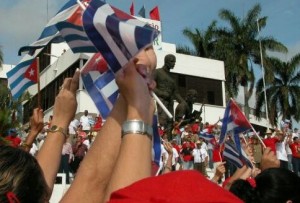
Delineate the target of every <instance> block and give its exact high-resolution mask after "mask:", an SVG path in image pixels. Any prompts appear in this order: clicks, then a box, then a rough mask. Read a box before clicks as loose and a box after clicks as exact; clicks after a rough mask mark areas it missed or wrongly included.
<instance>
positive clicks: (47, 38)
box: [18, 0, 79, 55]
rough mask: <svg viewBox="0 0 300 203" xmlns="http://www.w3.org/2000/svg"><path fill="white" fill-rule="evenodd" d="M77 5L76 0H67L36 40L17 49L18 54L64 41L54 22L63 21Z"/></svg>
mask: <svg viewBox="0 0 300 203" xmlns="http://www.w3.org/2000/svg"><path fill="white" fill-rule="evenodd" d="M78 7H79V5H78V4H77V2H76V0H69V1H68V2H67V3H66V4H65V5H64V6H63V7H62V8H61V9H60V10H59V11H58V12H57V13H56V15H55V16H54V17H53V18H51V19H50V21H49V22H48V23H47V25H46V27H45V28H44V30H43V31H42V34H41V35H40V37H39V38H38V39H37V41H35V42H33V43H32V44H31V45H29V46H24V47H21V48H20V49H19V52H18V54H19V55H21V54H22V52H26V51H29V52H31V53H32V52H33V51H35V50H36V49H38V48H41V47H45V46H47V45H48V44H49V43H50V42H51V43H60V42H62V41H64V39H63V38H62V37H61V36H60V34H59V32H58V30H57V28H56V26H55V24H56V23H58V22H60V21H65V20H66V19H67V18H68V17H69V16H70V14H72V13H73V12H74V11H75V10H76V9H77V8H78Z"/></svg>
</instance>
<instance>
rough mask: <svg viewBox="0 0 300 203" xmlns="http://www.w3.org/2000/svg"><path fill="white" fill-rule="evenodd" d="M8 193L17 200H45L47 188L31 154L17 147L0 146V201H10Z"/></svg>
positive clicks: (47, 192) (47, 193)
mask: <svg viewBox="0 0 300 203" xmlns="http://www.w3.org/2000/svg"><path fill="white" fill-rule="evenodd" d="M10 194H13V195H14V196H15V199H17V200H18V201H19V202H45V201H46V200H47V198H48V197H49V190H48V187H47V184H46V181H45V178H44V175H43V172H42V170H41V168H40V166H39V164H38V162H37V160H36V159H35V158H34V157H33V156H31V155H30V154H29V153H27V152H25V151H23V150H21V149H18V148H13V147H10V146H0V202H10V201H9V197H8V196H9V195H10Z"/></svg>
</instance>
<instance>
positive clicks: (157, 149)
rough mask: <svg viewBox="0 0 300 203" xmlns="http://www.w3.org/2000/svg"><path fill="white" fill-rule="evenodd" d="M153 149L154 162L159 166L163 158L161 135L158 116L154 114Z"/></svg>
mask: <svg viewBox="0 0 300 203" xmlns="http://www.w3.org/2000/svg"><path fill="white" fill-rule="evenodd" d="M152 126H153V149H154V162H155V163H156V164H157V165H158V166H159V163H160V159H161V144H160V136H159V132H158V116H157V114H154V116H153V125H152Z"/></svg>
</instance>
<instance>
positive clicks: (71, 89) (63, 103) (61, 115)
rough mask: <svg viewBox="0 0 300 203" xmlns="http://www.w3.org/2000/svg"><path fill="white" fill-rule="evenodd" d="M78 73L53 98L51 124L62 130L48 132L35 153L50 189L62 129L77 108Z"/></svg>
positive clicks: (66, 81) (63, 137)
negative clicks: (39, 148)
mask: <svg viewBox="0 0 300 203" xmlns="http://www.w3.org/2000/svg"><path fill="white" fill-rule="evenodd" d="M79 74H80V73H79V70H77V71H76V72H75V74H74V76H73V78H66V79H65V80H64V83H63V85H62V88H61V90H60V92H59V93H58V95H57V96H56V99H55V103H54V109H53V120H52V126H58V127H60V128H62V129H63V130H62V131H57V132H48V134H47V138H46V139H45V142H44V144H43V146H42V148H41V150H40V151H39V153H38V155H37V161H38V163H39V164H40V166H41V168H42V170H43V172H44V176H45V180H46V182H47V185H48V187H49V189H50V190H51V191H52V189H53V186H54V182H55V178H56V175H57V171H58V168H59V164H60V158H61V151H62V147H63V144H64V142H65V139H66V133H65V132H63V131H66V129H67V128H68V126H69V123H70V122H71V120H72V119H73V118H74V115H75V112H76V108H77V102H76V90H77V89H78V83H79Z"/></svg>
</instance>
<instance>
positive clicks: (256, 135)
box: [251, 125, 266, 148]
mask: <svg viewBox="0 0 300 203" xmlns="http://www.w3.org/2000/svg"><path fill="white" fill-rule="evenodd" d="M251 128H252V130H253V132H254V134H255V135H256V137H257V138H258V140H259V141H260V143H261V144H262V145H263V147H264V148H266V145H265V143H264V142H263V141H262V139H261V138H260V137H259V135H258V134H257V132H256V131H255V129H254V128H253V126H252V125H251Z"/></svg>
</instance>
